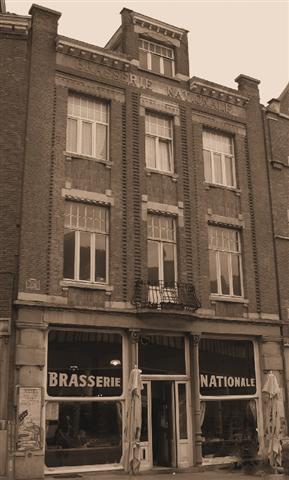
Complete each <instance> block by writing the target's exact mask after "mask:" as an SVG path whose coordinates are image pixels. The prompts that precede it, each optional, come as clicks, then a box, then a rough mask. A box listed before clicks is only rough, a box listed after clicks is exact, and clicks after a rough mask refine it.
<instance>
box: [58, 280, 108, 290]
mask: <svg viewBox="0 0 289 480" xmlns="http://www.w3.org/2000/svg"><path fill="white" fill-rule="evenodd" d="M60 285H61V286H62V287H73V288H89V289H90V290H105V291H106V292H112V291H113V286H111V285H108V284H107V283H91V282H82V281H79V280H62V282H60Z"/></svg>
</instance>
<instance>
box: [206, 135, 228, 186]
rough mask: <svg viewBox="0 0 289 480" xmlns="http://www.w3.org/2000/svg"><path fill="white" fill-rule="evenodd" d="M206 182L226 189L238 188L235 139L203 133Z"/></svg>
mask: <svg viewBox="0 0 289 480" xmlns="http://www.w3.org/2000/svg"><path fill="white" fill-rule="evenodd" d="M203 157H204V171H205V181H206V182H208V183H214V184H217V185H224V186H226V187H235V186H236V172H235V158H234V144H233V139H232V137H230V136H229V135H222V134H218V133H215V132H211V131H206V130H205V131H204V132H203Z"/></svg>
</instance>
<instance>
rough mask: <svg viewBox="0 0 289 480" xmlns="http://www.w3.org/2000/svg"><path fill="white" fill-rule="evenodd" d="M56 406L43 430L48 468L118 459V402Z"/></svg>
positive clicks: (120, 431)
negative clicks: (54, 413)
mask: <svg viewBox="0 0 289 480" xmlns="http://www.w3.org/2000/svg"><path fill="white" fill-rule="evenodd" d="M47 408H49V407H47ZM55 409H56V413H57V415H56V416H55V419H53V420H48V422H47V430H46V452H45V463H46V465H47V466H48V467H65V466H77V465H96V464H106V463H110V464H112V463H119V462H120V458H121V455H122V446H121V445H122V406H121V403H120V402H86V403H80V402H60V403H57V404H56V407H55Z"/></svg>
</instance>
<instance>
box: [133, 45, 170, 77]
mask: <svg viewBox="0 0 289 480" xmlns="http://www.w3.org/2000/svg"><path fill="white" fill-rule="evenodd" d="M139 64H140V67H142V68H145V69H147V70H151V71H152V72H154V73H159V74H161V75H166V76H168V77H173V76H174V74H175V61H174V50H173V49H172V48H169V47H165V46H163V45H159V44H157V43H154V42H149V41H147V40H144V39H140V40H139Z"/></svg>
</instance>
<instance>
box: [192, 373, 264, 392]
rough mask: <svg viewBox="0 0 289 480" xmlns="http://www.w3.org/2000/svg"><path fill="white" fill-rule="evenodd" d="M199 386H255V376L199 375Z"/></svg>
mask: <svg viewBox="0 0 289 480" xmlns="http://www.w3.org/2000/svg"><path fill="white" fill-rule="evenodd" d="M200 386H201V388H203V387H206V388H212V389H214V388H218V387H230V388H232V387H235V388H242V387H255V386H256V380H255V378H246V377H227V376H222V375H200Z"/></svg>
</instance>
